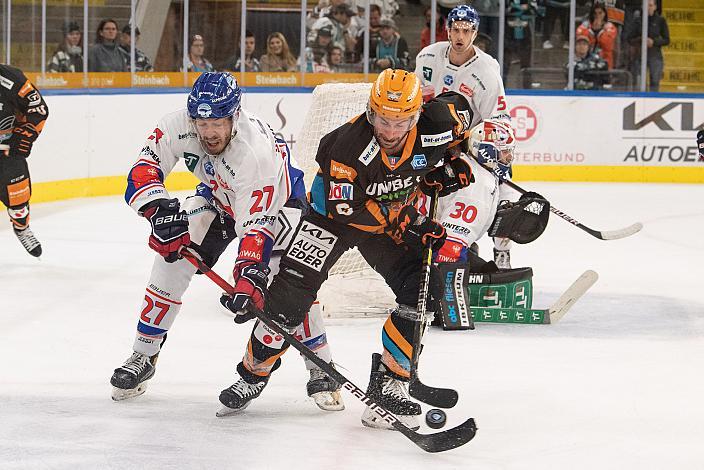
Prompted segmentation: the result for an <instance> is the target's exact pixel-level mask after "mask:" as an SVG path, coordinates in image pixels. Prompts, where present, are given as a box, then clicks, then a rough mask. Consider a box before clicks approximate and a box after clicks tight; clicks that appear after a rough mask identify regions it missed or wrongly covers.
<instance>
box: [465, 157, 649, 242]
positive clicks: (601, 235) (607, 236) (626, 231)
mask: <svg viewBox="0 0 704 470" xmlns="http://www.w3.org/2000/svg"><path fill="white" fill-rule="evenodd" d="M477 163H479V165H480V166H481V167H482V168H484V169H485V170H486V171H488V172H490V173H493V171H491V168H489V167H487V166H486V165H484V164H483V163H480V162H477ZM503 184H506V185H508V186H509V187H510V188H513V189H515V190H516V191H518V192H519V193H521V194H525V193H527V192H528V191H526V190H525V189H523V188H521V187H520V186H518V185H517V184H516V183H514V182H513V181H511V180H504V181H503ZM550 212H552V213H553V214H555V215H556V216H558V217H560V218H561V219H563V220H566V221H567V222H569V223H571V224H572V225H574V226H575V227H577V228H579V229H582V230H584V231H585V232H587V233H588V234H589V235H591V236H592V237H595V238H598V239H599V240H618V239H619V238H626V237H630V236H631V235H634V234H636V233H638V232H640V231H641V229H642V228H643V224H642V223H640V222H636V223H635V224H632V225H629V226H628V227H624V228H621V229H617V230H594V229H593V228H589V227H587V226H586V225H584V224H582V223H581V222H580V221H578V220H577V219H575V218H573V217H571V216H570V215H568V214H566V213H564V212H562V211H561V210H560V209H558V208H557V207H555V206H553V205H552V204H550Z"/></svg>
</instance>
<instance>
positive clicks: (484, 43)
mask: <svg viewBox="0 0 704 470" xmlns="http://www.w3.org/2000/svg"><path fill="white" fill-rule="evenodd" d="M479 24H480V25H481V23H479ZM491 43H492V40H491V37H489V35H488V34H484V33H479V34H477V37H476V39H475V40H474V43H473V44H474V45H475V46H477V48H478V49H480V50H481V51H483V52H486V53H487V54H489V51H490V50H491Z"/></svg>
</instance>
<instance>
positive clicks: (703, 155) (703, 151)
mask: <svg viewBox="0 0 704 470" xmlns="http://www.w3.org/2000/svg"><path fill="white" fill-rule="evenodd" d="M697 145H698V146H699V161H700V162H704V130H702V131H699V132H697Z"/></svg>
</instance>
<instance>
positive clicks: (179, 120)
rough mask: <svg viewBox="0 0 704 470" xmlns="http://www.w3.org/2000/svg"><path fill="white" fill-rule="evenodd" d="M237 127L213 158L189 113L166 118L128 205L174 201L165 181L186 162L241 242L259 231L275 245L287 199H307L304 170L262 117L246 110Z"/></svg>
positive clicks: (149, 144)
mask: <svg viewBox="0 0 704 470" xmlns="http://www.w3.org/2000/svg"><path fill="white" fill-rule="evenodd" d="M235 125H236V129H237V132H236V134H235V136H234V137H233V138H232V141H231V142H230V144H229V145H228V146H227V147H226V148H225V150H224V151H223V152H222V153H221V154H220V155H209V154H207V153H206V152H205V151H204V150H203V148H202V147H201V145H200V141H199V140H198V135H197V134H196V131H195V127H194V126H193V125H192V123H191V119H190V118H189V117H188V114H187V111H186V110H185V109H183V110H181V111H177V112H174V113H171V114H167V115H166V116H164V117H163V118H162V119H161V121H160V122H159V123H158V125H157V126H156V127H155V128H154V130H153V131H152V133H151V134H150V135H149V136H148V137H147V140H146V141H145V143H144V147H143V148H142V150H141V152H140V154H139V159H138V160H137V162H136V163H135V164H134V166H133V167H132V169H131V170H130V172H129V175H128V177H127V190H126V192H125V200H126V201H127V203H128V204H129V205H130V206H131V207H132V208H133V209H134V210H135V211H137V212H139V211H140V210H141V208H142V207H144V206H145V205H146V204H147V203H149V202H151V201H154V200H156V199H162V198H166V199H168V198H170V196H169V194H168V192H167V190H166V188H165V187H164V179H165V178H166V176H168V174H169V173H171V171H172V170H173V169H174V167H175V166H176V164H177V163H178V162H179V160H181V161H183V163H184V164H185V165H186V167H187V168H188V170H189V171H190V172H191V173H193V174H194V175H195V176H196V178H198V179H199V180H200V181H201V182H202V183H201V184H200V185H199V186H198V193H199V194H201V195H204V196H205V197H206V198H208V199H209V200H210V201H211V203H212V204H213V205H214V206H215V207H216V208H217V209H218V211H219V212H220V213H221V214H222V215H223V216H226V217H231V218H232V219H234V220H235V231H236V233H237V236H238V237H239V238H240V239H242V237H243V236H245V235H248V234H255V233H260V234H263V235H265V236H266V237H267V239H268V240H267V243H269V244H271V243H272V242H273V240H274V239H275V233H276V222H277V216H278V214H279V210H280V209H281V208H282V207H283V206H284V204H286V203H287V202H288V201H293V200H297V199H303V198H305V187H304V183H303V172H302V171H301V170H300V169H298V168H297V167H296V164H295V161H293V159H292V157H291V154H290V152H289V150H288V146H287V145H286V142H284V141H283V140H281V139H279V138H277V137H276V136H275V135H274V132H273V131H272V130H271V128H270V127H269V126H268V125H267V124H266V123H264V122H263V121H261V120H260V119H259V118H257V117H256V116H254V115H252V114H250V113H248V112H247V111H245V110H244V109H241V110H240V112H239V118H238V119H237V121H236V123H235Z"/></svg>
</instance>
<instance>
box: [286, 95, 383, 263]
mask: <svg viewBox="0 0 704 470" xmlns="http://www.w3.org/2000/svg"><path fill="white" fill-rule="evenodd" d="M370 90H371V83H326V84H323V85H318V86H317V87H315V90H314V91H313V97H312V100H311V106H310V108H309V110H308V114H307V115H306V118H305V121H304V122H303V133H302V135H301V138H300V145H301V150H300V152H297V154H296V159H297V160H298V163H299V164H300V165H301V168H302V169H303V171H304V172H305V174H306V183H307V185H308V187H310V184H311V182H312V181H313V177H314V176H315V173H316V172H317V171H318V164H317V163H316V162H315V155H316V153H317V152H318V144H319V143H320V139H321V138H322V137H323V136H324V135H325V134H327V133H328V132H330V131H332V130H333V129H336V128H338V127H340V126H341V125H342V124H344V123H346V122H347V121H349V120H350V119H352V118H353V117H354V116H357V115H359V114H361V113H364V112H365V111H366V109H367V101H368V100H369V92H370ZM363 271H364V272H365V273H364V274H368V272H367V271H372V269H371V267H369V265H368V264H367V263H366V261H364V258H362V255H361V254H360V253H359V251H357V249H356V248H354V249H352V250H349V251H347V252H346V253H344V254H343V255H342V257H341V258H340V259H339V260H338V261H337V263H335V266H333V267H332V269H331V270H330V273H329V274H330V275H340V274H351V273H361V272H363Z"/></svg>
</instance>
